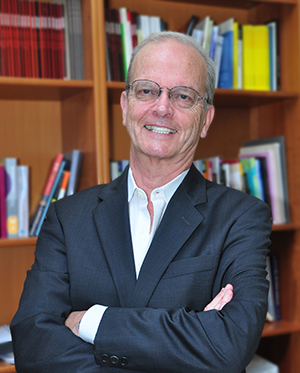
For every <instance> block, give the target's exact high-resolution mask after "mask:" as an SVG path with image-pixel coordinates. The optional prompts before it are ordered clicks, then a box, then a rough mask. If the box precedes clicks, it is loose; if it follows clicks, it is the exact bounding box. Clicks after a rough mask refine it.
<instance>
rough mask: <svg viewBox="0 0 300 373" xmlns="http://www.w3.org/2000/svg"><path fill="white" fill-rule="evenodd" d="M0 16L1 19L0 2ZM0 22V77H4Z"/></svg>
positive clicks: (0, 26)
mask: <svg viewBox="0 0 300 373" xmlns="http://www.w3.org/2000/svg"><path fill="white" fill-rule="evenodd" d="M0 14H1V17H3V15H2V3H1V1H0ZM2 27H3V26H2V22H0V76H4V71H3V62H4V61H3V57H4V54H3V29H2Z"/></svg>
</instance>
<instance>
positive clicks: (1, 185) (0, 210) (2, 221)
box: [0, 164, 7, 238]
mask: <svg viewBox="0 0 300 373" xmlns="http://www.w3.org/2000/svg"><path fill="white" fill-rule="evenodd" d="M5 196H6V193H5V169H4V165H3V164H1V165H0V237H1V238H7V231H6V202H5Z"/></svg>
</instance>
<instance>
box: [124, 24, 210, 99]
mask: <svg viewBox="0 0 300 373" xmlns="http://www.w3.org/2000/svg"><path fill="white" fill-rule="evenodd" d="M168 40H176V41H178V42H179V43H181V44H184V45H188V46H192V47H194V48H195V49H196V50H197V51H198V52H199V53H200V55H201V56H202V58H203V59H204V62H205V64H206V70H207V79H206V86H205V91H206V92H205V98H206V100H207V103H208V104H209V105H212V103H213V97H214V91H215V64H214V62H213V61H212V60H211V58H210V57H209V56H208V55H207V53H206V51H205V50H204V48H202V47H201V45H200V44H199V43H198V42H197V41H196V40H195V39H194V38H193V37H191V36H188V35H186V34H182V33H180V32H173V31H162V32H155V33H152V34H150V35H149V36H148V37H147V38H145V39H144V40H142V42H141V43H140V44H138V45H137V46H136V47H135V48H134V50H133V52H132V54H131V59H130V64H129V67H128V71H127V78H126V90H127V94H128V86H129V84H130V83H131V75H132V65H133V61H134V59H135V57H136V55H137V54H138V52H139V51H140V50H141V49H142V48H143V47H144V46H145V45H147V44H149V43H152V42H154V43H159V42H163V41H168Z"/></svg>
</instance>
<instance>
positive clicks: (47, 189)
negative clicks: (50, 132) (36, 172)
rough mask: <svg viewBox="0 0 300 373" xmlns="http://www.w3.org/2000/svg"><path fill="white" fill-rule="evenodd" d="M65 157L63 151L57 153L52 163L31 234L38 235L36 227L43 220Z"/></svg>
mask: <svg viewBox="0 0 300 373" xmlns="http://www.w3.org/2000/svg"><path fill="white" fill-rule="evenodd" d="M63 158H64V156H63V154H62V153H59V154H57V156H56V158H55V160H54V162H53V163H52V165H51V167H50V172H49V175H48V177H47V181H46V185H45V188H44V190H43V194H42V197H41V199H40V202H39V205H38V207H37V209H36V211H35V214H34V217H33V221H32V224H31V227H30V231H29V235H30V236H35V235H36V229H37V227H38V224H39V222H40V220H41V217H42V214H43V212H44V210H45V207H46V205H47V202H48V199H49V196H50V193H51V190H52V187H53V184H54V182H55V178H56V176H57V173H58V171H59V167H60V165H61V163H62V161H63Z"/></svg>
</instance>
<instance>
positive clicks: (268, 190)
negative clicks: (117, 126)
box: [110, 136, 290, 224]
mask: <svg viewBox="0 0 300 373" xmlns="http://www.w3.org/2000/svg"><path fill="white" fill-rule="evenodd" d="M285 153H286V152H285V139H284V136H277V137H269V138H264V139H258V140H252V141H247V142H245V143H244V144H243V147H242V148H240V150H239V155H238V157H237V158H236V159H233V160H224V159H223V158H222V157H221V156H215V157H209V158H203V159H196V160H195V161H194V165H195V166H196V168H197V169H198V170H199V171H200V172H201V173H202V174H203V175H204V176H205V177H206V178H207V179H208V180H211V181H214V182H216V183H219V184H223V185H226V186H228V187H231V188H235V189H238V190H241V191H243V192H245V193H249V194H251V195H253V196H255V197H257V198H259V199H261V200H263V201H264V202H266V203H267V204H268V205H269V206H270V209H271V212H272V219H273V224H286V223H289V222H290V211H289V194H288V182H287V166H286V155H285ZM127 164H128V160H118V161H115V160H114V161H111V162H110V168H111V180H114V179H115V178H116V177H118V176H119V175H120V174H121V173H122V172H123V171H124V169H125V167H126V166H127Z"/></svg>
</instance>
